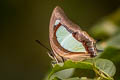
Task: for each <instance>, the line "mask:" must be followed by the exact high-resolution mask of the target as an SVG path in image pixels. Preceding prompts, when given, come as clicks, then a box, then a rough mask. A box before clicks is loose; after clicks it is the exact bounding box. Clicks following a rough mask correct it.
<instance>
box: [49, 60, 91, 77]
mask: <svg viewBox="0 0 120 80" xmlns="http://www.w3.org/2000/svg"><path fill="white" fill-rule="evenodd" d="M92 66H93V64H92V63H90V62H84V61H82V62H81V61H80V62H73V61H71V60H68V61H66V62H64V63H62V64H56V65H55V66H54V68H53V69H52V71H51V73H50V75H49V77H48V78H49V79H50V77H51V76H52V75H53V74H54V73H56V72H58V71H61V70H65V69H70V68H80V69H90V70H92Z"/></svg>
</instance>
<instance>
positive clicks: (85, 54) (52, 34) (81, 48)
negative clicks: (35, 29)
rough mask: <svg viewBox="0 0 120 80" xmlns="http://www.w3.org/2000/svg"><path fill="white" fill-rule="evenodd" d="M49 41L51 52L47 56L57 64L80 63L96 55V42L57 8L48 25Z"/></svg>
mask: <svg viewBox="0 0 120 80" xmlns="http://www.w3.org/2000/svg"><path fill="white" fill-rule="evenodd" d="M49 40H50V46H51V48H52V50H49V49H48V48H47V47H45V46H44V45H43V44H41V43H40V41H38V40H37V42H38V43H40V44H41V45H42V46H43V47H45V48H47V49H48V51H49V53H48V55H49V56H50V57H51V58H52V59H53V60H55V61H56V62H57V63H59V62H64V61H66V60H72V61H82V60H86V59H89V58H92V57H95V56H96V55H97V52H98V51H99V50H97V48H96V40H94V39H93V38H92V37H90V36H89V34H87V32H85V31H83V30H82V29H80V27H79V26H78V25H77V24H75V23H73V22H72V21H70V19H68V17H67V16H66V15H65V13H64V11H63V10H62V9H61V8H60V7H59V6H57V7H56V8H55V9H54V10H53V12H52V16H51V19H50V24H49Z"/></svg>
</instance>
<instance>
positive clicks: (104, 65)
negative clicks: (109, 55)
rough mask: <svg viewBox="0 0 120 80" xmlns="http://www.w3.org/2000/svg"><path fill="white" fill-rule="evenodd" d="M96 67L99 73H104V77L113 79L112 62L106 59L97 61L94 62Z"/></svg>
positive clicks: (113, 67)
mask: <svg viewBox="0 0 120 80" xmlns="http://www.w3.org/2000/svg"><path fill="white" fill-rule="evenodd" d="M95 63H96V67H97V68H99V70H100V71H102V72H104V73H105V74H106V75H108V76H111V77H113V76H114V75H115V72H116V68H115V65H114V64H113V62H111V61H110V60H107V59H97V60H96V61H95Z"/></svg>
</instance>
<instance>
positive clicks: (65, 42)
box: [55, 21, 86, 52]
mask: <svg viewBox="0 0 120 80" xmlns="http://www.w3.org/2000/svg"><path fill="white" fill-rule="evenodd" d="M58 22H60V21H56V23H55V24H56V25H57V24H58ZM56 37H57V40H58V42H59V44H60V45H61V46H62V47H63V48H64V49H66V50H68V51H71V52H86V50H85V48H84V46H83V45H82V43H81V42H79V41H77V40H76V39H75V38H74V37H73V36H72V33H70V32H69V31H68V30H67V29H66V28H65V26H63V25H61V26H60V27H59V28H58V29H57V31H56Z"/></svg>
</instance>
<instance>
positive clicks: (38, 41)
mask: <svg viewBox="0 0 120 80" xmlns="http://www.w3.org/2000/svg"><path fill="white" fill-rule="evenodd" d="M35 41H36V42H37V43H38V44H40V45H41V46H42V47H44V48H45V49H47V50H48V51H49V52H51V50H50V49H49V48H48V47H46V46H45V45H44V44H42V43H41V42H40V40H35Z"/></svg>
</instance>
